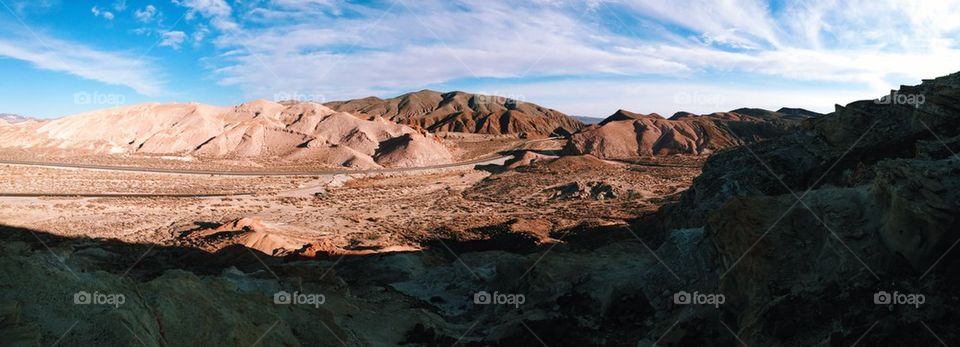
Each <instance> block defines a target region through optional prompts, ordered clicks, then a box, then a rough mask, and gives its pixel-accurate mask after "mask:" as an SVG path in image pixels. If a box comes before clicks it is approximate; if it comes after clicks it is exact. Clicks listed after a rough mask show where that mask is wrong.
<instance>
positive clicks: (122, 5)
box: [113, 0, 127, 12]
mask: <svg viewBox="0 0 960 347" xmlns="http://www.w3.org/2000/svg"><path fill="white" fill-rule="evenodd" d="M113 9H114V10H116V11H117V12H123V11H126V10H127V0H116V1H114V2H113Z"/></svg>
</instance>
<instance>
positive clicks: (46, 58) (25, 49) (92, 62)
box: [0, 33, 164, 96]
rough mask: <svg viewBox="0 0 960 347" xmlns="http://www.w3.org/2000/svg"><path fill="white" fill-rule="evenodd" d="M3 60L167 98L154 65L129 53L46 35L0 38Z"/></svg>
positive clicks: (22, 34) (0, 53)
mask: <svg viewBox="0 0 960 347" xmlns="http://www.w3.org/2000/svg"><path fill="white" fill-rule="evenodd" d="M0 56H4V57H9V58H13V59H17V60H22V61H26V62H29V63H31V64H33V65H34V66H35V67H37V68H39V69H43V70H49V71H57V72H64V73H68V74H71V75H74V76H78V77H82V78H85V79H89V80H93V81H99V82H103V83H106V84H111V85H118V86H126V87H129V88H131V89H133V90H135V91H136V92H137V93H140V94H143V95H147V96H157V95H161V94H164V91H163V83H162V81H161V80H160V79H159V78H158V77H157V76H160V73H159V72H158V71H157V70H156V69H155V68H154V67H153V62H152V61H150V60H144V59H139V58H138V57H135V56H131V55H129V54H126V53H119V52H109V51H102V50H98V49H95V48H91V47H88V46H85V45H83V44H79V43H75V42H70V41H66V40H61V39H57V38H53V37H49V36H45V35H43V34H33V33H30V34H27V33H21V34H20V35H17V36H12V35H9V34H8V35H5V36H4V37H0Z"/></svg>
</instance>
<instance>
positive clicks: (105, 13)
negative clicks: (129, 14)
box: [90, 6, 113, 20]
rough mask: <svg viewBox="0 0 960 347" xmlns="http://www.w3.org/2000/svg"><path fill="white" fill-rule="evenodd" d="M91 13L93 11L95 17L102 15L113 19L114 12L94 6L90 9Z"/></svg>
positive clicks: (104, 17)
mask: <svg viewBox="0 0 960 347" xmlns="http://www.w3.org/2000/svg"><path fill="white" fill-rule="evenodd" d="M90 13H93V16H94V17H101V16H102V17H103V19H106V20H113V13H111V12H110V11H103V10H101V9H99V8H97V7H96V6H94V7H93V8H91V9H90Z"/></svg>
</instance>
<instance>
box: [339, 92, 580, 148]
mask: <svg viewBox="0 0 960 347" xmlns="http://www.w3.org/2000/svg"><path fill="white" fill-rule="evenodd" d="M325 105H326V106H328V107H330V108H332V109H334V110H337V111H342V112H349V113H353V114H357V115H364V116H367V117H383V118H385V119H389V120H391V121H394V122H397V123H401V124H407V125H417V126H420V127H422V128H424V129H427V130H429V131H430V132H466V133H478V134H493V135H501V134H515V135H520V136H527V137H531V138H534V137H548V136H567V135H570V134H572V133H574V132H576V131H577V130H580V129H581V128H582V127H583V123H581V122H580V121H578V120H576V119H573V118H572V117H569V116H567V115H565V114H563V113H560V112H558V111H556V110H552V109H548V108H545V107H542V106H539V105H535V104H531V103H527V102H522V101H518V100H514V99H510V98H505V97H501V96H494V95H479V94H470V93H464V92H449V93H440V92H435V91H432V90H422V91H419V92H414V93H408V94H404V95H401V96H398V97H395V98H391V99H380V98H376V97H368V98H363V99H355V100H349V101H335V102H328V103H326V104H325Z"/></svg>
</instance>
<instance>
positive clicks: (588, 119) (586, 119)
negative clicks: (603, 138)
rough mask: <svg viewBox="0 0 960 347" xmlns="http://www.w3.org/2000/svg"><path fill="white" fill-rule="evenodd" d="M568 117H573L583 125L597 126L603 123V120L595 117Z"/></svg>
mask: <svg viewBox="0 0 960 347" xmlns="http://www.w3.org/2000/svg"><path fill="white" fill-rule="evenodd" d="M570 117H573V119H576V120H578V121H580V122H581V123H583V124H585V125H590V124H597V123H600V122H602V121H603V118H597V117H584V116H570Z"/></svg>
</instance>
